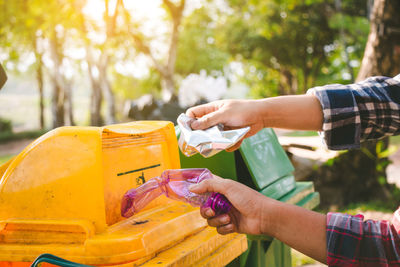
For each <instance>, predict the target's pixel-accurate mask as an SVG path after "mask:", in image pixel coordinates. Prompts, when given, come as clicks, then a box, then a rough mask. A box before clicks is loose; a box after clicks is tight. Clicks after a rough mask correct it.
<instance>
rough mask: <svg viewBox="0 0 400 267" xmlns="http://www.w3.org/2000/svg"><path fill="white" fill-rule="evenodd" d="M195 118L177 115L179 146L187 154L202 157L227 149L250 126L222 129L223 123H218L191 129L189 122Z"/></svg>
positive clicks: (241, 136)
mask: <svg viewBox="0 0 400 267" xmlns="http://www.w3.org/2000/svg"><path fill="white" fill-rule="evenodd" d="M194 120H195V119H193V118H190V117H188V116H186V115H185V114H181V115H179V117H178V119H177V122H178V125H179V128H180V130H181V135H180V137H179V141H178V144H179V148H180V149H181V151H182V153H183V154H184V155H185V156H187V157H190V156H193V155H194V154H197V153H200V154H201V155H202V156H203V157H205V158H209V157H211V156H214V155H215V154H217V153H218V152H220V151H222V150H225V149H228V148H230V147H232V146H234V145H235V144H236V143H237V142H239V141H240V140H241V139H242V138H243V137H244V136H245V134H246V133H247V132H248V131H249V130H250V127H245V128H241V129H235V130H228V131H224V127H223V125H221V124H219V125H216V126H213V127H211V128H208V129H206V130H192V128H191V127H190V125H191V123H192V122H193V121H194Z"/></svg>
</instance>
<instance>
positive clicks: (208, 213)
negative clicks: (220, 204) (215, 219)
mask: <svg viewBox="0 0 400 267" xmlns="http://www.w3.org/2000/svg"><path fill="white" fill-rule="evenodd" d="M206 215H207V216H208V217H212V216H214V211H213V210H212V209H208V210H206Z"/></svg>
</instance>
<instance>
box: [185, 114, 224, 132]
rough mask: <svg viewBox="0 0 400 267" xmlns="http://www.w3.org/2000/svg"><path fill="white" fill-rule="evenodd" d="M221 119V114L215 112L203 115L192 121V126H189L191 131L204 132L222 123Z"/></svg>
mask: <svg viewBox="0 0 400 267" xmlns="http://www.w3.org/2000/svg"><path fill="white" fill-rule="evenodd" d="M222 117H223V112H221V111H220V110H217V111H214V112H211V113H208V114H207V115H204V116H203V117H201V118H199V119H197V120H195V121H193V122H192V125H190V126H191V127H192V129H193V130H204V129H207V128H210V127H212V126H214V125H217V124H218V123H222Z"/></svg>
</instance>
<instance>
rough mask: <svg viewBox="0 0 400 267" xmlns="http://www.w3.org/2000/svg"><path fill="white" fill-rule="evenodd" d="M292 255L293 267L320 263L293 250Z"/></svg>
mask: <svg viewBox="0 0 400 267" xmlns="http://www.w3.org/2000/svg"><path fill="white" fill-rule="evenodd" d="M291 254H292V266H303V265H308V264H316V263H319V262H317V261H316V260H314V259H312V258H310V257H308V256H306V255H304V254H303V253H301V252H298V251H297V250H295V249H293V248H292V249H291Z"/></svg>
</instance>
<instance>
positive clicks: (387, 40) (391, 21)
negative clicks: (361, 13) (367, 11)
mask: <svg viewBox="0 0 400 267" xmlns="http://www.w3.org/2000/svg"><path fill="white" fill-rule="evenodd" d="M399 14H400V1H398V0H375V3H374V6H373V10H372V14H371V30H370V33H369V36H368V42H367V45H366V47H365V52H364V58H363V60H362V64H361V69H360V72H359V73H358V76H357V81H360V80H363V79H365V78H367V77H370V76H375V75H383V76H389V77H393V76H395V75H397V74H399V73H400V15H399Z"/></svg>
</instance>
